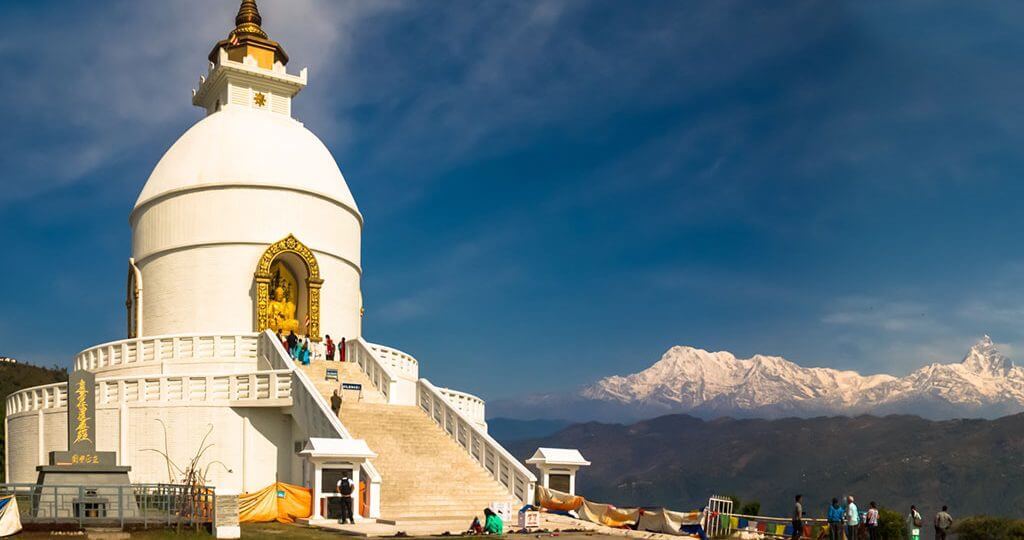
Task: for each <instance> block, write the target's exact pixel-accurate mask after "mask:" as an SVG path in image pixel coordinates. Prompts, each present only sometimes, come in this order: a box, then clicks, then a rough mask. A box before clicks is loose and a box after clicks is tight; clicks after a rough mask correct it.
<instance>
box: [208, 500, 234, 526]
mask: <svg viewBox="0 0 1024 540" xmlns="http://www.w3.org/2000/svg"><path fill="white" fill-rule="evenodd" d="M214 517H215V519H216V525H217V527H237V526H238V495H217V514H216V516H214Z"/></svg>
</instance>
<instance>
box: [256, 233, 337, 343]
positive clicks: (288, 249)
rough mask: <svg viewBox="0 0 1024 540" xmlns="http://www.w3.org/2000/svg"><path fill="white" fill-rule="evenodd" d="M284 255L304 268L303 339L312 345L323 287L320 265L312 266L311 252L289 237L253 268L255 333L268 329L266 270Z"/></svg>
mask: <svg viewBox="0 0 1024 540" xmlns="http://www.w3.org/2000/svg"><path fill="white" fill-rule="evenodd" d="M285 253H294V254H295V255H297V256H298V257H299V258H300V259H302V261H303V263H305V265H306V271H307V276H308V277H307V278H306V286H307V288H308V294H307V295H306V299H307V305H306V314H307V316H308V317H309V321H308V322H307V323H306V337H308V338H309V339H310V340H312V341H320V286H321V285H323V283H324V280H323V279H321V278H320V264H319V263H317V262H316V257H314V256H313V251H312V250H310V249H309V248H308V247H306V245H305V244H303V243H302V242H300V241H299V240H298V239H297V238H295V236H293V235H291V234H289V235H288V236H286V237H284V238H282V239H281V240H278V241H277V242H274V243H273V244H271V245H270V247H268V248H267V250H266V251H264V252H263V256H262V257H260V262H259V264H258V265H257V266H256V331H258V332H262V331H264V330H266V329H267V328H270V316H269V313H268V310H269V307H270V280H271V274H270V266H271V265H272V264H273V263H274V261H275V260H277V259H278V257H280V256H281V255H283V254H285Z"/></svg>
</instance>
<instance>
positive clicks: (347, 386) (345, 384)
mask: <svg viewBox="0 0 1024 540" xmlns="http://www.w3.org/2000/svg"><path fill="white" fill-rule="evenodd" d="M341 389H342V390H359V391H362V389H363V385H361V384H359V383H351V382H343V383H341Z"/></svg>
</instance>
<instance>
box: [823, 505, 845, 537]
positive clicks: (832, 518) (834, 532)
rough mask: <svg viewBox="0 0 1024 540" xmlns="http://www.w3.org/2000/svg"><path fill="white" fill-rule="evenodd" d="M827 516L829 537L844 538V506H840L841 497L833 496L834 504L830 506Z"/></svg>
mask: <svg viewBox="0 0 1024 540" xmlns="http://www.w3.org/2000/svg"><path fill="white" fill-rule="evenodd" d="M826 518H827V519H828V539H829V540H843V507H842V506H839V499H836V498H835V497H833V498H832V505H831V506H829V507H828V513H827V515H826Z"/></svg>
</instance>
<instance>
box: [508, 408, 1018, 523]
mask: <svg viewBox="0 0 1024 540" xmlns="http://www.w3.org/2000/svg"><path fill="white" fill-rule="evenodd" d="M501 442H502V443H503V444H505V446H506V448H508V450H509V451H510V452H512V454H513V455H514V456H516V457H517V458H521V459H525V458H527V457H529V456H530V455H531V454H532V453H533V452H534V451H535V450H536V449H537V448H538V447H555V448H578V449H579V450H580V451H581V452H582V453H583V455H584V456H585V457H586V458H587V459H588V460H590V461H591V462H592V463H593V465H591V466H590V467H587V468H584V469H582V470H581V471H580V473H579V477H578V486H579V492H580V493H581V494H582V495H584V496H586V497H587V498H589V499H592V500H596V501H600V502H607V503H613V504H616V505H619V506H633V505H650V506H668V507H670V508H678V509H696V508H700V507H701V506H702V505H703V504H706V503H707V498H708V496H709V495H710V494H712V493H722V494H728V495H735V496H738V497H739V498H740V499H742V500H747V501H750V500H757V501H760V502H761V505H762V506H761V508H762V510H763V512H764V513H765V514H766V515H778V516H785V515H788V514H787V513H788V512H789V511H791V505H792V496H793V494H795V493H802V494H803V495H804V509H805V511H806V512H808V515H810V516H813V517H821V516H822V514H823V513H824V511H825V508H826V505H827V503H828V501H829V500H831V498H832V497H841V496H843V495H846V494H852V495H854V496H856V497H857V498H858V501H863V503H864V505H866V504H867V502H868V501H871V500H875V501H878V503H879V504H880V505H881V506H883V507H886V508H892V509H896V510H900V511H904V510H905V509H907V508H909V506H910V505H911V504H916V505H917V506H918V507H919V508H923V509H924V512H925V515H926V516H929V518H930V517H931V516H934V515H935V511H936V510H938V506H940V505H942V504H948V505H950V507H951V509H952V510H953V511H954V515H957V516H966V515H971V514H990V515H1003V516H1013V517H1019V516H1020V515H1021V514H1022V513H1024V490H1021V489H1020V488H1019V486H1020V485H1021V484H1022V483H1024V414H1018V415H1012V416H1007V417H1004V418H1000V419H997V420H944V421H932V420H925V419H922V418H919V417H916V416H907V415H893V416H886V417H877V416H858V417H854V418H850V417H819V418H809V419H800V418H787V419H781V420H761V419H731V418H720V419H717V420H712V421H705V420H700V419H698V418H694V417H692V416H688V415H682V414H677V415H668V416H661V417H658V418H654V419H651V420H645V421H642V422H637V423H634V424H631V425H622V424H606V423H598V422H588V423H581V424H575V425H572V426H570V427H568V428H566V429H563V430H561V431H559V432H558V433H555V434H553V435H549V436H546V437H540V438H535V439H524V440H518V441H501Z"/></svg>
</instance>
